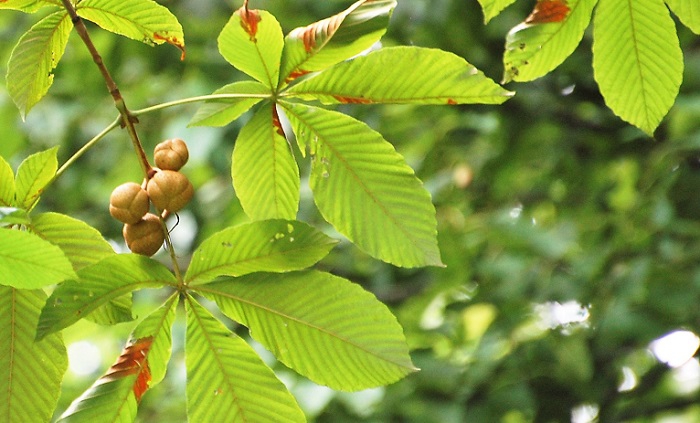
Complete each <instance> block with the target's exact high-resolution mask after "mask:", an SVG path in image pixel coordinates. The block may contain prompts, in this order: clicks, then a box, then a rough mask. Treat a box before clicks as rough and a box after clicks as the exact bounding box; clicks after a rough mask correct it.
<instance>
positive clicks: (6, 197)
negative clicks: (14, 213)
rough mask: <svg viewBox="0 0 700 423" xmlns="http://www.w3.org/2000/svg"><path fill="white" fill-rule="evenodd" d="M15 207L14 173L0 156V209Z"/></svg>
mask: <svg viewBox="0 0 700 423" xmlns="http://www.w3.org/2000/svg"><path fill="white" fill-rule="evenodd" d="M15 205H16V203H15V173H14V172H13V171H12V167H11V166H10V164H9V163H7V161H5V159H4V158H3V157H2V156H0V207H13V206H15Z"/></svg>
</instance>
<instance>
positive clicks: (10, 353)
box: [0, 286, 68, 423]
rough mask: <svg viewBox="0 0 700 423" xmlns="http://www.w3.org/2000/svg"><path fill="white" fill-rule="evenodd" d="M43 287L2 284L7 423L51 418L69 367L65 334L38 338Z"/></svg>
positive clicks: (0, 395)
mask: <svg viewBox="0 0 700 423" xmlns="http://www.w3.org/2000/svg"><path fill="white" fill-rule="evenodd" d="M45 300H46V294H44V292H43V291H41V290H19V289H14V288H10V287H7V286H0V337H1V338H2V340H3V341H2V342H1V343H0V346H1V345H4V347H0V380H1V381H2V382H1V383H0V416H2V421H3V423H26V422H48V421H49V420H50V419H51V415H52V414H53V411H54V408H55V407H56V401H58V397H59V394H60V392H61V380H62V379H63V373H64V372H65V371H66V368H67V367H68V357H67V354H66V347H65V345H64V344H63V339H62V337H61V334H58V333H56V334H53V335H51V336H47V337H46V338H45V339H44V340H42V341H41V342H34V332H35V329H36V325H37V322H38V321H39V312H40V311H41V307H42V306H43V305H44V301H45Z"/></svg>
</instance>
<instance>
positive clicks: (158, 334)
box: [130, 294, 179, 388]
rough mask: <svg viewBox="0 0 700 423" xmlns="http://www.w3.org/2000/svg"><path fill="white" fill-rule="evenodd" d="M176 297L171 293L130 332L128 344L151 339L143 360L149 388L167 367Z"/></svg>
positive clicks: (156, 381) (157, 380)
mask: <svg viewBox="0 0 700 423" xmlns="http://www.w3.org/2000/svg"><path fill="white" fill-rule="evenodd" d="M178 298H179V295H178V294H173V295H171V296H170V298H168V300H167V301H166V302H165V303H164V304H163V305H162V306H160V307H159V308H158V309H157V310H155V311H154V312H152V313H151V314H149V315H148V316H147V317H146V318H145V319H143V321H142V322H141V323H139V325H138V326H136V328H135V329H134V332H133V333H132V334H131V342H130V344H136V343H137V342H138V340H139V339H146V338H152V339H153V343H152V344H151V347H150V349H149V350H148V356H147V359H146V362H145V363H146V365H147V366H148V369H149V374H150V380H149V381H148V382H149V383H148V387H149V388H152V387H153V386H155V385H156V384H157V383H159V382H160V381H161V380H163V378H164V377H165V372H166V370H167V368H168V360H170V352H171V348H172V343H173V342H172V341H173V340H172V336H171V330H172V326H173V322H174V321H175V311H176V310H177V302H178Z"/></svg>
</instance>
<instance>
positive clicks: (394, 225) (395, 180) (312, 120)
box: [282, 102, 442, 267]
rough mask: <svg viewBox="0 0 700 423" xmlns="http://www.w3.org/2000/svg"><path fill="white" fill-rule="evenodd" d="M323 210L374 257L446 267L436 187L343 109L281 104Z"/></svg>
mask: <svg viewBox="0 0 700 423" xmlns="http://www.w3.org/2000/svg"><path fill="white" fill-rule="evenodd" d="M282 106H283V107H284V110H285V113H286V115H287V117H288V118H289V120H290V122H291V123H292V127H293V128H294V133H295V134H296V137H297V141H298V142H299V146H300V148H301V149H302V151H303V150H305V149H306V148H307V146H308V148H309V150H310V154H311V157H312V161H311V175H310V177H309V179H310V185H311V189H312V191H313V193H314V201H315V202H316V205H317V206H318V209H319V210H320V212H321V214H322V215H323V217H324V218H325V219H326V220H327V221H328V222H329V223H331V224H332V225H333V226H334V227H335V228H336V229H337V230H338V231H339V232H340V233H342V234H343V235H345V236H347V237H348V238H349V239H350V240H351V241H352V242H354V243H355V244H357V246H358V247H360V248H361V249H362V250H364V251H366V252H367V253H369V254H370V255H372V256H373V257H376V258H378V259H380V260H384V261H386V262H388V263H392V264H394V265H397V266H403V267H419V266H426V265H433V266H441V265H442V261H441V260H440V251H439V249H438V245H437V222H436V220H435V208H434V207H433V204H432V202H431V199H430V194H429V193H428V191H426V189H425V188H424V187H423V184H422V183H421V181H420V180H419V179H418V178H417V177H416V175H415V174H414V172H413V170H412V169H411V168H410V167H409V166H408V165H407V164H406V162H405V160H404V159H403V157H401V155H400V154H399V153H397V152H396V150H395V149H394V147H393V146H392V145H391V144H390V143H388V142H387V141H386V140H384V138H383V137H382V135H381V134H379V133H378V132H376V131H374V130H372V129H371V128H369V127H368V126H367V125H365V124H364V123H362V122H360V121H357V120H355V119H353V118H351V117H349V116H346V115H344V114H342V113H338V112H333V111H328V110H324V109H320V108H317V107H311V106H306V105H301V104H291V103H286V102H284V103H282Z"/></svg>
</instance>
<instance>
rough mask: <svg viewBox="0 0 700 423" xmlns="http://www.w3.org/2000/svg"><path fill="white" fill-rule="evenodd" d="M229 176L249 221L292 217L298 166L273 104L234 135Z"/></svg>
mask: <svg viewBox="0 0 700 423" xmlns="http://www.w3.org/2000/svg"><path fill="white" fill-rule="evenodd" d="M232 161H233V165H232V167H231V176H232V177H233V187H234V188H235V190H236V195H237V196H238V199H239V200H240V201H241V206H242V207H243V210H244V211H245V213H246V214H247V215H248V217H250V218H251V219H253V220H263V219H289V220H292V219H294V218H296V214H297V210H298V208H299V186H300V181H299V167H298V166H297V162H296V161H295V160H294V156H293V154H292V150H291V148H290V146H289V143H288V142H287V139H286V138H285V136H284V131H283V130H282V125H281V124H280V121H279V117H278V116H277V110H276V108H275V105H274V104H270V103H268V104H265V105H263V106H262V107H261V108H260V109H258V111H257V112H256V113H255V115H254V116H253V118H252V119H251V120H250V121H248V123H246V125H245V126H244V127H243V129H241V131H240V132H239V133H238V138H237V139H236V145H235V146H234V148H233V159H232Z"/></svg>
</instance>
